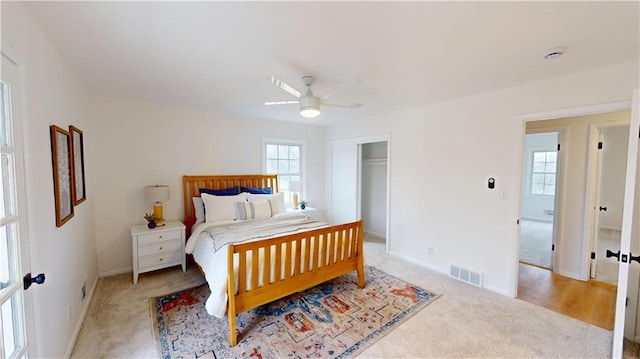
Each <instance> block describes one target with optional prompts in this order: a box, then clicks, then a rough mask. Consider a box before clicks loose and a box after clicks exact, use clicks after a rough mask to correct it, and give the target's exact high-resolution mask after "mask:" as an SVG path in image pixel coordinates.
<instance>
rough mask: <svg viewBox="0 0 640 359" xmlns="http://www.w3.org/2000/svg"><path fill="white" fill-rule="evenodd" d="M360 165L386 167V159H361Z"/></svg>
mask: <svg viewBox="0 0 640 359" xmlns="http://www.w3.org/2000/svg"><path fill="white" fill-rule="evenodd" d="M362 163H364V164H372V165H386V164H387V159H386V158H367V159H363V160H362Z"/></svg>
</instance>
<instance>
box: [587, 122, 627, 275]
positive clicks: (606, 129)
mask: <svg viewBox="0 0 640 359" xmlns="http://www.w3.org/2000/svg"><path fill="white" fill-rule="evenodd" d="M592 130H593V131H594V132H595V136H594V138H595V137H596V136H597V141H598V142H597V144H596V143H592V144H591V146H592V147H597V149H598V150H597V154H596V156H595V157H596V160H597V163H596V166H595V171H596V173H595V174H594V176H595V178H596V181H595V183H596V184H595V187H596V188H595V191H594V197H593V198H594V204H593V208H594V213H593V216H594V218H593V221H592V222H593V230H592V245H591V253H592V255H591V271H590V276H591V278H592V279H595V280H598V281H601V282H607V283H611V284H617V283H618V268H619V264H618V261H617V259H616V258H615V257H613V256H611V255H609V256H607V250H609V251H611V252H616V251H617V250H618V249H619V248H620V239H621V233H622V207H623V204H624V184H625V169H626V164H627V148H628V142H629V141H628V139H629V125H628V124H626V125H618V124H616V123H613V124H611V125H605V126H594V127H593V129H592ZM592 142H595V140H592ZM611 252H610V254H611Z"/></svg>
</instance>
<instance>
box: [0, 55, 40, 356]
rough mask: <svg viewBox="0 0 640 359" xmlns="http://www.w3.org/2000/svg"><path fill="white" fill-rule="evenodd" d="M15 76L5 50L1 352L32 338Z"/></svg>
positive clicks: (23, 346) (18, 349)
mask: <svg viewBox="0 0 640 359" xmlns="http://www.w3.org/2000/svg"><path fill="white" fill-rule="evenodd" d="M18 80H19V79H18V69H17V66H16V65H15V63H12V61H11V62H10V61H9V60H7V59H6V58H5V54H4V53H3V54H2V82H1V83H0V126H1V129H0V150H1V151H0V152H1V155H0V157H1V165H0V166H1V169H2V175H1V178H0V181H1V182H0V191H2V203H1V204H0V306H1V308H2V309H1V310H0V323H2V325H1V326H0V357H1V358H24V357H27V356H28V353H27V344H28V343H29V342H30V341H31V340H32V338H33V335H32V333H33V326H32V323H33V321H32V320H31V318H32V317H31V316H30V315H31V313H33V311H32V310H31V309H32V308H31V307H32V305H31V303H32V300H31V296H30V295H29V292H26V291H24V289H23V281H22V277H23V276H24V275H25V274H26V273H28V272H29V264H30V259H29V253H28V248H29V245H28V243H29V240H28V233H27V228H28V225H27V215H26V214H27V211H26V197H25V193H26V188H25V177H24V160H23V151H22V131H21V118H20V115H21V113H20V109H21V106H20V93H21V92H20V88H19V81H18ZM25 313H28V314H27V315H25ZM27 338H28V339H29V340H27Z"/></svg>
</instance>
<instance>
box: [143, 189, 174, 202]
mask: <svg viewBox="0 0 640 359" xmlns="http://www.w3.org/2000/svg"><path fill="white" fill-rule="evenodd" d="M144 198H145V199H146V200H147V201H149V202H155V203H158V202H160V203H162V202H166V201H168V200H169V186H165V185H155V186H145V187H144Z"/></svg>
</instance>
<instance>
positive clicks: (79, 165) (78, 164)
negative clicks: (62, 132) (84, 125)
mask: <svg viewBox="0 0 640 359" xmlns="http://www.w3.org/2000/svg"><path fill="white" fill-rule="evenodd" d="M69 133H70V134H71V169H72V170H71V173H72V178H71V182H72V183H73V186H72V190H71V194H72V196H73V205H74V206H77V205H79V204H80V203H82V202H84V201H85V200H86V199H87V192H86V185H85V177H84V135H83V133H82V130H81V129H79V128H77V127H75V126H69Z"/></svg>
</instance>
